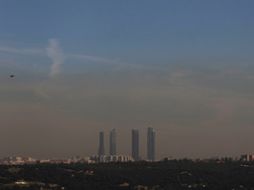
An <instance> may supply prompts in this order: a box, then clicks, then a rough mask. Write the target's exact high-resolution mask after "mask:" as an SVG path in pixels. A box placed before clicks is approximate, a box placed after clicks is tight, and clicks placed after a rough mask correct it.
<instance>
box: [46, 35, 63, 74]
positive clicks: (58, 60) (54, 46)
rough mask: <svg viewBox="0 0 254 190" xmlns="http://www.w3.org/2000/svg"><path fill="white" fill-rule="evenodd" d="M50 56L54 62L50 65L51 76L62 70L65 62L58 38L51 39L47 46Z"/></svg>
mask: <svg viewBox="0 0 254 190" xmlns="http://www.w3.org/2000/svg"><path fill="white" fill-rule="evenodd" d="M46 51H47V55H48V57H49V58H50V59H51V60H52V62H53V64H52V65H51V67H50V73H49V76H50V77H54V76H56V75H57V74H58V73H59V72H60V70H61V65H62V64H63V63H64V54H63V52H62V49H61V47H60V46H59V43H58V41H57V40H56V39H50V40H49V46H48V47H47V48H46Z"/></svg>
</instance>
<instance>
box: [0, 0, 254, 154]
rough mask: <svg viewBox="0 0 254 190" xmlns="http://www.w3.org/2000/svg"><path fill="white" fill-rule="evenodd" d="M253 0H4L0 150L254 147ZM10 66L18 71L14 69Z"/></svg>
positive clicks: (224, 150)
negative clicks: (112, 138)
mask: <svg viewBox="0 0 254 190" xmlns="http://www.w3.org/2000/svg"><path fill="white" fill-rule="evenodd" d="M158 2H159V3H158ZM253 6H254V2H253V1H252V0H244V1H237V0H213V1H202V0H196V1H189V0H181V1H178V0H172V1H152V0H140V1H118V0H108V1H97V0H93V1H83V0H76V1H68V0H55V1H34V0H27V1H19V0H2V1H1V2H0V28H1V30H0V157H4V156H10V155H22V156H33V157H37V158H47V157H69V156H73V155H81V156H86V155H92V154H96V153H97V151H98V134H99V131H105V145H106V147H105V148H106V150H107V151H108V149H109V147H107V146H108V143H109V142H108V139H109V137H108V136H109V131H110V130H111V129H113V128H115V129H116V131H117V152H118V153H119V154H125V155H131V132H132V129H134V128H135V129H138V130H139V134H140V154H141V156H142V157H145V156H146V135H147V127H153V128H154V129H155V130H156V157H157V158H163V157H169V156H171V157H174V158H183V157H190V158H198V157H201V158H205V157H212V156H232V157H234V156H238V155H241V154H243V153H253V144H254V138H253V134H254V128H253V126H254V125H253V124H254V119H253V118H254V117H253V115H254V96H253V95H254V87H253V82H254V75H253V74H254V62H253V61H254V54H253V48H254V37H253V33H254V25H253V20H254V12H253ZM10 76H13V77H10Z"/></svg>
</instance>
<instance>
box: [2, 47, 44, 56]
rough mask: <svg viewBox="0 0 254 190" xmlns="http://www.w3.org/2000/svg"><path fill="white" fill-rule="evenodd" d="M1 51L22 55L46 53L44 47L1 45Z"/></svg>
mask: <svg viewBox="0 0 254 190" xmlns="http://www.w3.org/2000/svg"><path fill="white" fill-rule="evenodd" d="M0 52H4V53H12V54H20V55H45V52H44V51H43V50H42V49H34V48H32V49H18V48H13V47H4V46H0Z"/></svg>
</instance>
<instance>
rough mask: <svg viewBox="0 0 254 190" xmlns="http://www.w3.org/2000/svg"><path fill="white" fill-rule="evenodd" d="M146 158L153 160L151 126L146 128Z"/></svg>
mask: <svg viewBox="0 0 254 190" xmlns="http://www.w3.org/2000/svg"><path fill="white" fill-rule="evenodd" d="M147 159H148V160H150V161H155V130H154V129H153V128H152V127H148V129H147Z"/></svg>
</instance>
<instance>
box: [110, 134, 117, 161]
mask: <svg viewBox="0 0 254 190" xmlns="http://www.w3.org/2000/svg"><path fill="white" fill-rule="evenodd" d="M109 154H110V155H111V156H112V155H116V130H115V129H112V130H111V131H110V135H109Z"/></svg>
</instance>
